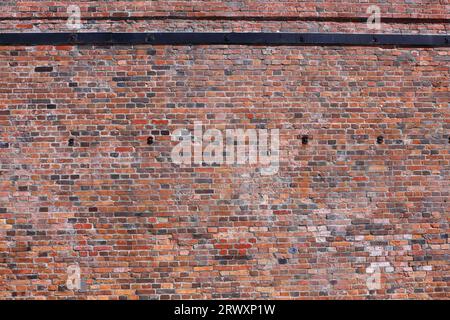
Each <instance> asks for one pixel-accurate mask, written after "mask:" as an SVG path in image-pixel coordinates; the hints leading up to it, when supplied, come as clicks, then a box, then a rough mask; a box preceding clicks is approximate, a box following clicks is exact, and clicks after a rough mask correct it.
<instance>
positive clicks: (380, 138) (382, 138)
mask: <svg viewBox="0 0 450 320" xmlns="http://www.w3.org/2000/svg"><path fill="white" fill-rule="evenodd" d="M383 142H384V137H383V136H378V137H377V143H378V144H382V143H383Z"/></svg>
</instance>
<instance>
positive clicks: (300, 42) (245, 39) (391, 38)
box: [0, 32, 450, 47]
mask: <svg viewBox="0 0 450 320" xmlns="http://www.w3.org/2000/svg"><path fill="white" fill-rule="evenodd" d="M70 44H72V45H137V44H152V45H262V46H285V45H292V46H307V45H311V46H400V47H449V46H450V36H449V35H416V34H346V33H288V32H242V33H234V32H153V33H135V32H130V33H112V32H80V33H0V45H3V46H5V45H31V46H33V45H70Z"/></svg>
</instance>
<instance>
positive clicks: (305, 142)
mask: <svg viewBox="0 0 450 320" xmlns="http://www.w3.org/2000/svg"><path fill="white" fill-rule="evenodd" d="M308 141H309V137H308V136H306V135H305V136H302V144H308Z"/></svg>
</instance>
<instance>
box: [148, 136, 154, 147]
mask: <svg viewBox="0 0 450 320" xmlns="http://www.w3.org/2000/svg"><path fill="white" fill-rule="evenodd" d="M154 141H155V138H153V137H152V136H150V137H148V138H147V144H148V145H149V146H150V145H152V144H153V142H154Z"/></svg>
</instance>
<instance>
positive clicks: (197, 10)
mask: <svg viewBox="0 0 450 320" xmlns="http://www.w3.org/2000/svg"><path fill="white" fill-rule="evenodd" d="M71 4H77V5H79V6H80V8H81V9H82V12H83V14H84V15H86V16H87V17H111V16H112V17H142V16H173V15H177V16H184V17H205V16H227V17H242V16H253V17H261V16H272V17H280V16H285V17H286V16H288V17H309V16H316V17H355V16H364V17H365V16H366V10H367V7H368V6H369V5H372V4H374V5H377V6H379V7H380V8H381V10H382V12H384V13H385V14H386V17H397V18H406V17H407V18H410V17H412V18H437V19H440V18H446V19H448V12H449V11H450V3H449V2H448V1H447V0H442V1H440V0H389V1H362V0H327V1H310V0H278V1H271V0H258V1H254V0H246V1H242V0H241V1H218V0H206V1H205V0H197V1H190V0H181V1H180V0H157V1H116V0H99V1H92V0H91V1H89V0H86V1H71V0H60V1H42V0H3V1H2V2H1V7H3V8H4V9H5V10H2V12H1V13H0V16H2V17H11V16H12V17H30V16H33V17H58V16H64V15H65V13H66V8H67V6H68V5H71Z"/></svg>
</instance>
